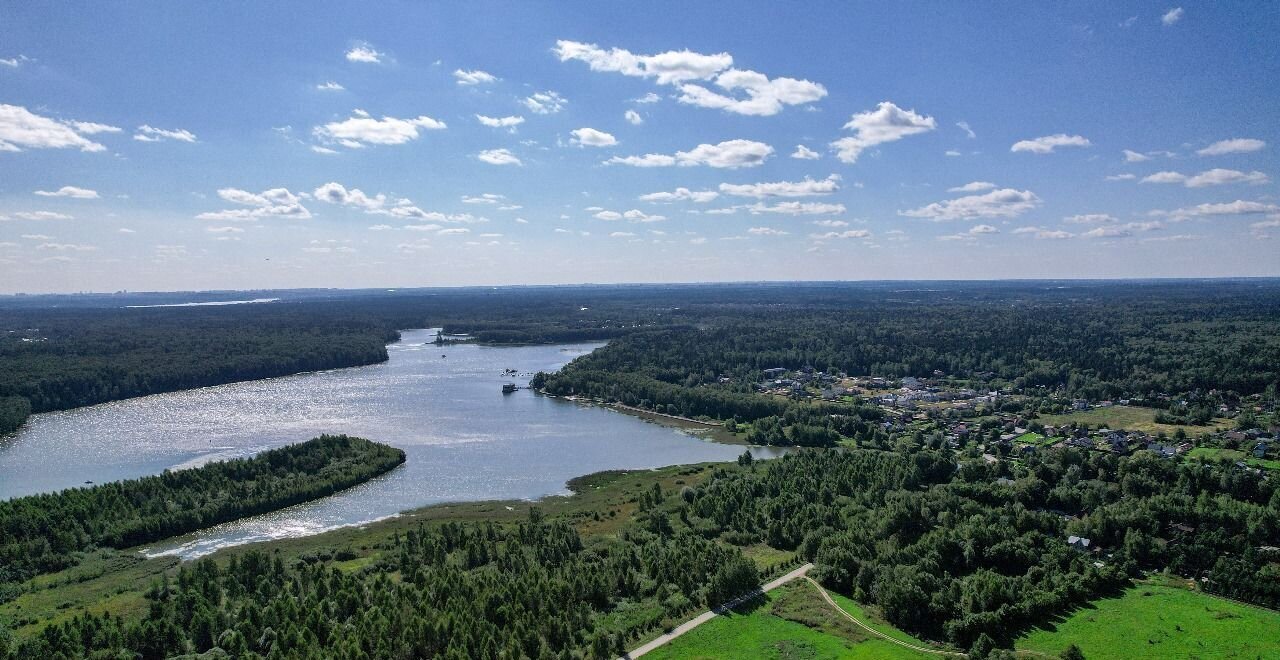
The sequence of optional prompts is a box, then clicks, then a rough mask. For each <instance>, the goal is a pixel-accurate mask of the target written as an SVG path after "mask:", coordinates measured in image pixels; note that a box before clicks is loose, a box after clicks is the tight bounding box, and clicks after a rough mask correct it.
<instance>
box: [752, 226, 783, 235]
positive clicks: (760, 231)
mask: <svg viewBox="0 0 1280 660" xmlns="http://www.w3.org/2000/svg"><path fill="white" fill-rule="evenodd" d="M747 233H748V234H751V235H752V236H786V235H787V234H789V233H790V232H785V231H782V230H781V229H774V228H773V227H752V228H750V229H748V230H747Z"/></svg>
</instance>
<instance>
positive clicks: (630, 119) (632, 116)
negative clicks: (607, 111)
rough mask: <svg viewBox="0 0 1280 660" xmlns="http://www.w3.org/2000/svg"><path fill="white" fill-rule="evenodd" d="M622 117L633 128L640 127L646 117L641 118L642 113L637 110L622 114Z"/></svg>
mask: <svg viewBox="0 0 1280 660" xmlns="http://www.w3.org/2000/svg"><path fill="white" fill-rule="evenodd" d="M622 117H623V118H624V119H626V120H627V123H629V124H631V125H632V126H639V125H640V124H643V123H644V117H641V116H640V113H638V112H636V111H635V110H628V111H626V112H624V113H622Z"/></svg>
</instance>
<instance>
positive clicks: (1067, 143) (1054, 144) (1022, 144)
mask: <svg viewBox="0 0 1280 660" xmlns="http://www.w3.org/2000/svg"><path fill="white" fill-rule="evenodd" d="M1092 144H1093V143H1091V142H1089V140H1088V138H1085V137H1084V136H1081V135H1067V134H1065V133H1058V134H1056V135H1046V136H1044V137H1038V138H1035V139H1034V140H1021V141H1019V142H1015V143H1013V146H1012V147H1009V151H1012V152H1019V151H1026V152H1029V153H1033V154H1050V153H1053V150H1054V149H1057V148H1058V147H1088V146H1092Z"/></svg>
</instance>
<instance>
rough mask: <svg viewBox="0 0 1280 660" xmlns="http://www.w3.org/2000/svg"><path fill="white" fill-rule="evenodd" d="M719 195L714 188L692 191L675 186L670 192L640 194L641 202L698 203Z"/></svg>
mask: <svg viewBox="0 0 1280 660" xmlns="http://www.w3.org/2000/svg"><path fill="white" fill-rule="evenodd" d="M719 196H720V193H718V192H716V191H714V190H700V191H694V190H689V189H688V188H676V189H675V190H673V191H671V192H655V193H649V194H647V195H641V196H640V201H642V202H681V201H690V202H695V203H698V204H704V203H706V202H710V201H711V200H713V199H715V198H717V197H719Z"/></svg>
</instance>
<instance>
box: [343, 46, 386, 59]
mask: <svg viewBox="0 0 1280 660" xmlns="http://www.w3.org/2000/svg"><path fill="white" fill-rule="evenodd" d="M385 55H386V53H379V52H378V51H376V50H374V49H373V46H370V45H369V44H358V45H356V46H354V47H352V48H351V50H348V51H347V61H348V62H362V63H364V64H377V63H379V62H381V61H382V58H383V56H385Z"/></svg>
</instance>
